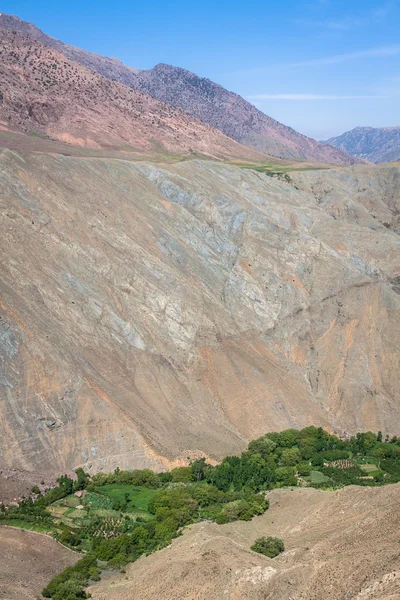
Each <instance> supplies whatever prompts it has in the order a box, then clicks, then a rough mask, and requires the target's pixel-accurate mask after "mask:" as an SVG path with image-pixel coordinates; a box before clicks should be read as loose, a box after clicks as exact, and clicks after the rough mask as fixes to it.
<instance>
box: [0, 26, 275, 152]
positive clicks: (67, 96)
mask: <svg viewBox="0 0 400 600" xmlns="http://www.w3.org/2000/svg"><path fill="white" fill-rule="evenodd" d="M0 42H1V50H0V55H1V63H0V85H1V93H2V96H1V101H0V119H1V120H2V122H3V126H4V127H5V128H7V127H10V126H13V127H16V128H19V129H22V130H24V131H25V132H29V131H33V132H34V133H39V134H44V135H47V136H50V137H51V138H53V139H56V140H60V141H63V142H68V143H69V144H72V145H75V146H82V147H90V148H107V147H111V148H115V149H118V148H119V149H121V150H123V149H124V147H125V146H128V149H129V148H130V149H131V150H134V151H142V152H147V153H151V152H157V151H165V152H168V153H170V154H189V155H190V154H194V153H198V154H202V155H205V156H211V157H214V158H217V157H218V158H225V159H233V158H236V159H238V158H242V157H243V158H245V159H246V158H247V159H249V160H262V159H264V160H265V159H266V158H267V157H266V156H265V155H263V154H262V153H260V152H257V151H256V150H254V149H251V148H247V147H245V146H242V145H240V144H238V143H237V142H236V141H235V140H233V139H231V138H228V137H227V136H225V135H224V134H223V133H222V132H220V131H219V130H217V129H215V128H212V127H211V126H210V125H207V124H204V123H201V122H200V121H198V120H197V119H194V118H192V117H191V116H190V115H187V114H186V113H184V112H183V111H181V110H180V109H177V108H175V107H173V106H170V105H167V104H165V103H163V102H160V101H158V100H156V99H154V98H152V97H150V96H149V95H147V94H145V93H143V92H140V91H138V90H134V89H133V88H131V87H128V86H126V85H124V84H122V83H119V82H118V81H113V80H111V79H109V78H106V77H103V76H101V75H99V74H97V73H96V72H94V71H91V70H89V69H88V68H87V67H84V66H82V65H81V64H80V63H77V62H75V61H71V60H69V59H67V58H66V57H65V56H64V54H62V53H59V52H58V51H57V50H54V49H53V48H51V47H50V46H48V45H47V44H46V45H45V44H42V43H41V42H40V41H38V40H33V39H32V38H31V37H30V36H27V35H26V34H24V33H20V32H16V31H11V30H7V29H4V28H0Z"/></svg>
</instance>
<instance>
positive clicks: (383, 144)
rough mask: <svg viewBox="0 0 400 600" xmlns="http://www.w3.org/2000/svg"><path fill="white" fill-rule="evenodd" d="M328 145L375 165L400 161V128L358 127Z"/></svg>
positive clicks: (332, 140) (333, 139)
mask: <svg viewBox="0 0 400 600" xmlns="http://www.w3.org/2000/svg"><path fill="white" fill-rule="evenodd" d="M326 144H329V145H330V146H334V147H335V148H340V149H341V150H344V151H345V152H349V153H350V154H353V155H354V156H359V157H360V158H364V159H366V160H369V161H371V162H374V163H383V162H394V161H397V160H400V127H356V128H355V129H352V130H351V131H346V132H345V133H343V134H342V135H339V136H337V137H333V138H330V139H329V140H327V141H326Z"/></svg>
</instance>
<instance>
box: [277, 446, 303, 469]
mask: <svg viewBox="0 0 400 600" xmlns="http://www.w3.org/2000/svg"><path fill="white" fill-rule="evenodd" d="M300 461H301V454H300V450H299V449H298V448H286V449H285V450H284V451H283V452H282V454H281V463H282V465H283V466H284V467H291V466H293V465H297V464H298V463H299V462H300Z"/></svg>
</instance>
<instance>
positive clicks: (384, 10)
mask: <svg viewBox="0 0 400 600" xmlns="http://www.w3.org/2000/svg"><path fill="white" fill-rule="evenodd" d="M319 4H321V2H319ZM323 4H326V3H325V2H323ZM397 4H398V2H397V0H389V1H388V2H385V3H384V4H381V5H380V6H378V7H377V8H376V9H374V10H372V11H369V12H367V13H364V14H361V15H359V16H352V17H350V16H348V15H346V16H343V17H339V18H334V19H329V18H327V19H319V20H318V19H307V18H304V19H293V22H294V23H296V24H297V25H304V26H306V27H314V28H315V27H317V28H319V29H321V28H322V29H331V30H336V31H346V30H349V29H353V28H355V27H363V26H366V25H373V24H378V23H380V22H382V21H385V20H386V19H387V17H388V16H389V15H390V13H391V12H392V10H393V9H394V8H396V6H397Z"/></svg>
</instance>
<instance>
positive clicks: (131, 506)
mask: <svg viewBox="0 0 400 600" xmlns="http://www.w3.org/2000/svg"><path fill="white" fill-rule="evenodd" d="M96 492H99V493H101V494H105V495H106V496H109V497H110V498H111V499H112V500H117V501H118V502H120V503H121V504H125V503H126V498H127V497H128V498H129V500H128V502H127V507H126V511H124V512H143V513H147V514H148V510H147V509H148V505H149V502H150V500H151V499H152V497H153V496H154V494H155V492H156V490H154V489H151V488H145V487H136V486H133V485H123V484H108V485H103V486H100V487H97V488H96Z"/></svg>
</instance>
